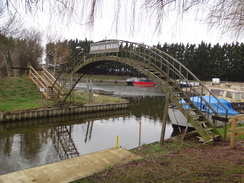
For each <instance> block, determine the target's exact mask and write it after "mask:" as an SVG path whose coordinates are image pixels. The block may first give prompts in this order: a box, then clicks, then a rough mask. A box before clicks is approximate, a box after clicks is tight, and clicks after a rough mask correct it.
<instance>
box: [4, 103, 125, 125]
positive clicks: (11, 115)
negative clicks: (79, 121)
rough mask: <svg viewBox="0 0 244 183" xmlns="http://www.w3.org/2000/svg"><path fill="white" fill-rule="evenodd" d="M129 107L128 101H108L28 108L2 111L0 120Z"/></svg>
mask: <svg viewBox="0 0 244 183" xmlns="http://www.w3.org/2000/svg"><path fill="white" fill-rule="evenodd" d="M127 107H128V102H123V103H107V104H84V105H82V106H69V107H66V108H59V107H55V108H46V109H36V110H27V111H21V112H14V113H7V114H3V113H2V112H0V121H18V120H23V119H32V118H41V117H51V116H61V115H68V114H81V113H89V112H98V111H109V110H117V109H125V108H127Z"/></svg>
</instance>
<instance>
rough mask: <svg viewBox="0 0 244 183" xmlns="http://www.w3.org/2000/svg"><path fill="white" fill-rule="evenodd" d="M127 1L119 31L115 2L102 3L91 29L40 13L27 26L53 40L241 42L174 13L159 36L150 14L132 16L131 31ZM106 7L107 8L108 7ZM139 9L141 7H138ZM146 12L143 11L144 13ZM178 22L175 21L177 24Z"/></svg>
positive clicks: (165, 20)
mask: <svg viewBox="0 0 244 183" xmlns="http://www.w3.org/2000/svg"><path fill="white" fill-rule="evenodd" d="M128 1H130V0H128ZM128 1H126V3H125V4H122V5H121V9H120V13H121V14H120V19H119V24H118V26H117V28H118V31H115V29H116V24H115V23H113V20H114V15H115V13H114V9H113V7H114V1H113V0H104V1H103V2H104V3H103V4H102V5H101V8H100V9H97V14H96V18H95V24H94V27H93V28H90V29H89V27H87V26H84V25H83V26H82V25H79V24H77V23H74V22H72V21H70V23H69V25H68V26H66V23H65V22H62V21H61V20H59V19H58V18H50V17H48V13H46V12H45V13H43V12H42V13H40V14H38V15H37V16H34V17H31V18H30V17H29V18H27V19H26V20H27V26H28V27H36V28H37V29H38V30H40V31H41V32H43V33H44V35H45V36H44V37H45V39H49V38H48V37H52V39H53V38H55V39H68V40H69V39H76V38H78V39H79V40H84V39H85V38H87V39H88V40H93V41H95V42H96V41H100V40H103V39H121V40H128V41H132V42H138V43H144V44H147V45H150V46H152V45H155V44H157V43H158V42H160V43H161V44H164V43H165V42H167V43H177V42H178V43H184V44H186V43H195V44H200V43H201V41H204V42H206V43H213V44H215V43H220V44H223V43H226V42H227V43H232V42H236V41H238V42H243V41H244V40H243V38H242V39H241V38H239V39H235V38H231V37H229V36H228V35H222V36H221V34H220V33H219V32H218V30H216V29H212V30H209V29H208V27H207V25H206V24H203V23H200V21H196V16H195V14H194V13H188V14H184V17H183V19H182V18H179V17H177V16H176V14H175V13H174V12H172V13H171V14H167V17H165V18H164V23H163V25H162V27H161V29H162V31H161V32H160V34H158V33H154V30H155V28H154V27H155V24H154V22H153V21H152V20H154V17H153V15H149V16H148V17H146V18H145V16H144V17H143V18H141V16H140V15H139V14H136V15H135V21H136V23H135V24H134V25H135V27H134V31H131V26H130V24H129V23H128V22H131V16H132V15H131V12H132V11H131V8H130V6H128ZM108 7H109V8H108ZM137 7H138V8H140V7H141V5H140V4H138V6H137ZM146 11H147V10H146V9H144V10H143V11H142V14H143V13H146ZM177 20H178V21H177Z"/></svg>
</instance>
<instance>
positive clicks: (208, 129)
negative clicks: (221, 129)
mask: <svg viewBox="0 0 244 183" xmlns="http://www.w3.org/2000/svg"><path fill="white" fill-rule="evenodd" d="M204 130H205V131H206V132H207V131H212V130H213V128H212V127H207V128H204Z"/></svg>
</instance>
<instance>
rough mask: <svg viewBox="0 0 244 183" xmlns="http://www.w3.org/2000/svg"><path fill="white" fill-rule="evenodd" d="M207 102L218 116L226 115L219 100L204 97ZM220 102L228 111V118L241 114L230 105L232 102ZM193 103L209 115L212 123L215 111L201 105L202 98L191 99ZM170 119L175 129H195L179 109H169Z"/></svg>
mask: <svg viewBox="0 0 244 183" xmlns="http://www.w3.org/2000/svg"><path fill="white" fill-rule="evenodd" d="M203 97H204V99H205V100H206V101H208V102H209V103H210V105H211V107H212V108H213V109H214V110H215V111H217V112H218V115H220V116H221V115H225V109H224V108H223V107H221V106H219V105H218V102H217V100H216V99H215V98H214V97H210V96H203ZM218 100H219V101H221V103H222V104H223V105H224V106H225V107H226V108H227V109H228V116H233V115H237V114H239V112H237V111H235V110H234V109H233V108H232V106H231V105H230V102H228V101H227V100H225V99H222V98H218ZM191 101H192V102H193V103H194V104H195V105H196V106H197V107H198V109H200V110H201V111H202V112H204V113H207V116H208V117H209V120H210V122H212V114H213V111H212V110H211V109H209V108H208V107H207V106H206V105H205V104H204V103H203V104H202V105H201V103H200V101H201V99H200V97H191ZM181 103H185V101H184V100H182V101H181ZM185 107H186V108H187V107H188V108H189V106H188V105H185ZM168 114H169V119H170V121H171V122H172V126H173V127H183V128H185V127H189V128H193V126H192V125H191V124H190V123H188V121H187V119H186V117H185V116H184V115H183V114H182V113H181V111H180V110H179V109H178V108H175V107H170V108H169V109H168ZM215 125H217V126H221V125H224V123H223V122H221V121H217V124H215Z"/></svg>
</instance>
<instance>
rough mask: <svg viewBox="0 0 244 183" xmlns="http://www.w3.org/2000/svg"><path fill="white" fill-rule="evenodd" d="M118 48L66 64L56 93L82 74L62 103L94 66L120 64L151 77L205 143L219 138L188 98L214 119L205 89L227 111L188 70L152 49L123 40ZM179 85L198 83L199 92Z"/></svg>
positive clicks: (171, 58)
mask: <svg viewBox="0 0 244 183" xmlns="http://www.w3.org/2000/svg"><path fill="white" fill-rule="evenodd" d="M107 41H117V40H104V41H103V42H107ZM119 46H120V48H119V52H116V53H102V54H87V55H84V56H83V57H82V58H80V59H79V60H75V61H73V62H68V63H67V64H66V66H65V68H66V69H65V70H64V71H63V72H62V75H65V78H66V79H65V80H64V82H63V86H62V87H61V88H60V93H61V91H62V90H63V89H64V86H65V85H66V83H67V82H68V81H69V79H70V78H71V77H72V76H73V75H74V74H75V73H76V72H78V71H79V72H81V73H82V74H81V75H80V77H79V78H78V80H77V81H76V82H75V83H74V84H73V85H72V87H71V88H70V89H69V91H68V93H67V94H66V95H65V97H64V100H66V99H67V97H68V96H69V95H70V93H71V91H72V90H73V89H74V87H75V85H76V84H77V83H78V82H79V80H80V79H81V78H82V77H83V75H84V74H86V73H87V72H88V71H89V70H90V69H92V68H94V66H96V65H99V64H101V63H103V62H107V61H115V62H121V63H125V64H128V65H130V66H132V67H134V68H135V69H137V70H139V71H140V72H142V73H143V74H144V75H146V76H147V77H149V78H151V79H152V80H153V81H154V82H155V83H156V84H157V85H158V86H159V87H160V88H161V90H162V91H163V92H164V93H167V94H169V98H170V100H171V101H172V102H173V103H174V104H175V105H176V106H177V107H178V108H179V110H180V111H181V112H182V114H183V115H184V116H185V117H186V118H187V119H188V121H189V123H191V124H192V125H193V127H194V128H195V129H196V131H197V132H198V133H199V134H200V135H201V137H202V138H203V140H204V141H205V142H211V141H213V140H214V139H215V137H219V136H220V135H219V134H217V133H216V131H215V129H214V126H213V125H212V124H211V123H210V121H209V118H208V116H207V115H206V113H202V112H201V111H200V110H199V109H198V108H197V106H195V105H194V104H193V102H192V101H191V100H190V97H191V96H199V97H200V103H201V105H200V106H202V105H203V103H205V105H206V106H207V107H208V108H209V109H211V110H212V111H213V113H214V115H216V116H218V111H215V110H214V109H213V108H212V106H211V105H210V104H209V101H206V100H205V99H204V98H203V97H202V96H203V91H204V90H206V91H208V92H209V93H210V95H211V96H212V97H214V98H215V99H216V100H217V101H218V105H219V106H222V108H224V109H226V117H227V114H228V109H227V108H226V107H225V106H224V105H223V104H222V103H221V102H220V101H219V100H218V99H217V98H216V97H215V96H214V95H213V94H211V92H210V91H209V90H208V89H207V88H206V87H205V86H204V84H203V83H202V82H201V81H200V80H199V79H198V78H197V77H196V76H195V75H194V74H193V73H192V72H191V71H190V70H189V69H187V68H186V67H185V66H184V65H183V64H181V63H180V62H179V61H178V60H176V59H175V58H173V57H172V56H170V55H168V54H167V53H165V52H163V51H161V50H159V49H157V48H155V47H151V46H147V45H144V44H139V43H134V42H129V41H123V40H119ZM60 78H61V77H60ZM182 82H184V83H185V84H187V85H189V86H192V85H195V83H198V84H200V92H199V90H198V91H197V90H196V89H195V88H194V87H190V88H187V89H186V90H184V91H183V90H182V89H181V88H180V87H179V85H180V84H181V83H182ZM189 94H190V95H189ZM182 99H183V100H185V102H186V104H187V105H188V108H186V107H184V105H185V104H182V103H181V102H180V101H181V100H182Z"/></svg>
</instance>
